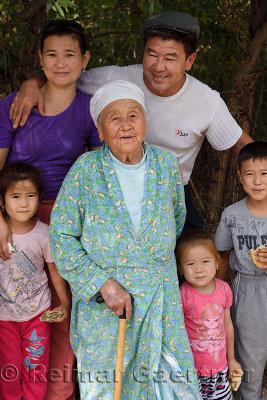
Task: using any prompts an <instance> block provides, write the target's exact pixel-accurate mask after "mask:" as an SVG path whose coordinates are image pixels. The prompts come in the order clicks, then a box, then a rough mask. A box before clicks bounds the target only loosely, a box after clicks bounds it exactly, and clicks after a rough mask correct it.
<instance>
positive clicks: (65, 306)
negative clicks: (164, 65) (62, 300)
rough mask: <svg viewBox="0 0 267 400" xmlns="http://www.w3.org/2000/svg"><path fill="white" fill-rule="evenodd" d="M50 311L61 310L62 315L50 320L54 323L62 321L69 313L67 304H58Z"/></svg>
mask: <svg viewBox="0 0 267 400" xmlns="http://www.w3.org/2000/svg"><path fill="white" fill-rule="evenodd" d="M52 311H53V312H54V311H61V312H63V315H62V317H61V318H57V319H54V320H53V321H51V322H56V323H58V322H62V321H64V320H65V319H66V318H67V317H68V314H69V305H64V304H60V306H59V307H55V308H53V310H52Z"/></svg>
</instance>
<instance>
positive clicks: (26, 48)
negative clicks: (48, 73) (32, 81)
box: [2, 0, 47, 90]
mask: <svg viewBox="0 0 267 400" xmlns="http://www.w3.org/2000/svg"><path fill="white" fill-rule="evenodd" d="M46 3H47V0H35V1H34V2H33V1H31V0H22V9H23V11H22V12H21V13H20V14H19V16H18V22H17V23H15V24H14V21H12V20H10V21H9V23H8V25H9V26H8V29H6V35H5V36H4V37H3V39H2V44H3V47H4V49H5V55H6V57H5V58H6V64H7V68H6V69H7V75H8V79H9V81H10V82H11V90H17V89H18V88H19V87H20V85H21V83H22V82H23V81H24V80H25V79H28V78H31V77H32V76H34V75H36V74H37V73H38V71H40V69H39V60H38V54H37V52H38V46H39V43H38V39H39V33H40V27H41V26H42V24H43V23H44V22H45V20H46ZM10 28H13V31H14V34H16V35H18V36H19V39H20V40H19V41H18V42H20V47H19V48H14V47H13V44H12V42H11V40H10Z"/></svg>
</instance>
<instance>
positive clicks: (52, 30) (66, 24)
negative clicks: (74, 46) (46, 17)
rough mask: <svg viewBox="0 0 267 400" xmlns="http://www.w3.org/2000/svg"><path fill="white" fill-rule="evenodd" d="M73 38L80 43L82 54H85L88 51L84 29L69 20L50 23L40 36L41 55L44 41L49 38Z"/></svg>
mask: <svg viewBox="0 0 267 400" xmlns="http://www.w3.org/2000/svg"><path fill="white" fill-rule="evenodd" d="M53 35H56V36H65V35H67V36H71V37H72V39H75V40H77V41H78V43H79V47H80V49H81V52H82V54H85V53H86V51H87V50H88V46H87V39H86V34H85V31H84V29H83V27H82V26H81V25H80V24H78V22H76V21H71V20H67V19H63V20H54V21H50V22H48V23H47V24H46V25H45V26H44V28H43V30H42V32H41V35H40V50H41V53H42V52H43V49H44V41H45V39H46V38H48V37H49V36H53Z"/></svg>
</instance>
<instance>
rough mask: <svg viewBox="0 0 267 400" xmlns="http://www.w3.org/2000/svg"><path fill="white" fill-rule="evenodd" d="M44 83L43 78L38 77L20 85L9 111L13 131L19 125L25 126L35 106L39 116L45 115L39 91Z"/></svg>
mask: <svg viewBox="0 0 267 400" xmlns="http://www.w3.org/2000/svg"><path fill="white" fill-rule="evenodd" d="M45 82H46V78H45V76H44V75H38V76H37V77H36V78H32V79H28V80H27V81H25V82H23V84H22V85H21V88H20V90H19V92H18V93H17V94H16V96H15V97H14V100H13V102H12V104H11V107H10V110H9V118H10V119H11V120H12V125H13V128H14V129H16V128H17V127H18V126H19V125H20V126H23V125H25V123H26V121H27V119H28V116H29V114H30V112H31V110H32V108H33V107H34V106H37V108H38V112H39V113H40V115H42V116H44V115H45V108H44V99H43V96H42V94H41V92H40V90H39V89H40V88H41V87H42V86H43V85H44V84H45Z"/></svg>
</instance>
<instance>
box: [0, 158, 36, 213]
mask: <svg viewBox="0 0 267 400" xmlns="http://www.w3.org/2000/svg"><path fill="white" fill-rule="evenodd" d="M27 179H29V180H30V181H32V183H33V184H34V186H35V188H36V191H37V193H38V194H39V198H40V199H41V197H42V180H41V176H40V173H39V171H38V170H37V169H36V168H35V167H33V166H32V165H29V164H26V163H24V162H15V163H10V164H6V165H5V166H4V167H3V169H2V170H1V171H0V197H1V201H2V203H3V205H4V204H5V194H6V192H7V191H8V189H9V188H10V187H12V186H13V185H15V184H16V183H17V182H18V181H25V180H27Z"/></svg>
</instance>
